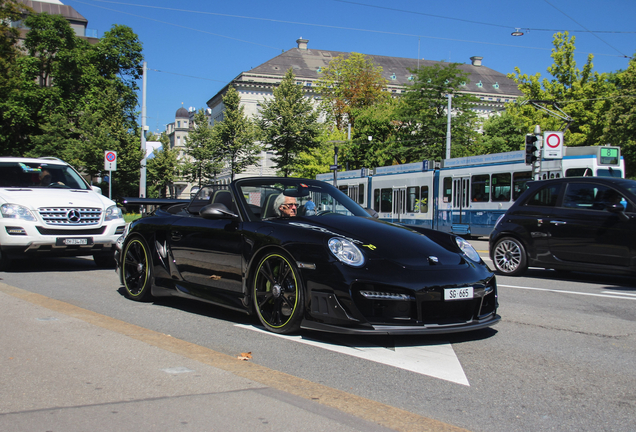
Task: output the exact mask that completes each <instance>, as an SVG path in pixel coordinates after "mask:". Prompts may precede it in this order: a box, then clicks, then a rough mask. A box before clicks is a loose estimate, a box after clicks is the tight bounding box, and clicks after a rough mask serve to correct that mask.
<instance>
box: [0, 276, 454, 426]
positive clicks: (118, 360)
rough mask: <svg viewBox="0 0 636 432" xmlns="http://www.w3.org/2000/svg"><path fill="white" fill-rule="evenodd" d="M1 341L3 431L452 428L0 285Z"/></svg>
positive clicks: (0, 387) (0, 370)
mask: <svg viewBox="0 0 636 432" xmlns="http://www.w3.org/2000/svg"><path fill="white" fill-rule="evenodd" d="M0 347H1V350H0V374H1V375H0V377H1V378H0V390H1V391H0V430H2V431H9V432H14V431H16V432H19V431H29V432H31V431H52V432H75V431H87V432H88V431H90V432H94V431H136V432H142V431H153V432H160V431H166V432H167V431H170V432H172V431H177V430H184V431H241V432H245V431H371V432H372V431H388V430H407V429H408V430H455V428H453V427H452V426H450V425H444V424H443V423H439V422H436V421H434V420H430V419H425V418H423V417H419V416H415V415H413V414H411V413H406V412H404V413H405V414H406V416H404V415H402V417H413V418H411V419H406V421H408V422H409V423H410V425H411V426H414V428H411V427H408V428H407V427H405V425H404V424H402V425H399V422H398V425H397V426H398V427H397V428H396V429H387V428H385V427H382V426H379V425H378V423H383V424H391V425H392V423H391V421H390V418H391V411H392V410H396V409H395V408H391V407H387V408H388V409H387V410H386V415H385V416H384V419H385V420H386V421H378V420H376V422H371V421H367V420H364V419H363V418H370V416H369V417H367V416H365V415H360V414H359V413H358V412H355V411H352V410H351V409H347V406H352V403H353V402H352V401H354V400H355V399H356V398H357V397H355V396H353V395H348V394H346V393H342V394H340V395H337V396H336V399H338V398H340V399H341V402H342V406H343V408H344V409H342V410H341V409H336V408H335V407H334V403H333V402H331V403H326V404H325V403H324V402H323V403H319V402H316V401H314V400H312V399H315V400H321V397H322V396H321V394H319V393H320V392H323V393H324V394H325V395H326V397H325V399H326V398H327V397H331V399H333V395H331V396H330V395H328V394H327V393H329V392H328V391H325V389H321V388H320V387H319V385H316V384H313V383H309V382H306V383H307V387H308V388H309V387H312V386H313V387H314V388H312V389H310V390H311V391H314V392H316V394H317V396H316V397H315V398H308V397H299V396H298V395H295V394H292V393H293V392H292V393H290V392H289V391H288V390H285V385H289V386H290V387H289V388H290V389H291V388H295V387H298V384H297V383H296V384H293V383H288V384H285V378H284V377H283V378H281V376H280V375H284V374H281V373H279V372H276V371H271V370H267V369H266V368H263V367H260V366H258V365H255V364H253V363H252V364H249V362H243V361H240V360H238V359H236V358H232V357H230V356H225V355H223V354H220V353H216V352H214V351H211V350H208V349H207V348H204V347H199V346H196V345H193V344H189V343H187V342H184V341H179V340H177V339H174V338H170V337H169V336H168V335H161V334H158V333H155V332H152V331H150V330H147V329H143V328H141V327H137V326H133V325H131V324H127V323H123V322H121V321H118V320H114V319H112V318H109V317H105V316H102V315H99V314H95V313H93V312H90V311H86V310H84V309H81V308H77V307H75V306H72V305H68V304H66V303H62V302H58V301H56V300H52V299H48V298H46V297H43V296H40V295H38V294H32V293H29V292H27V291H23V290H20V289H18V288H14V287H11V286H9V285H5V284H2V283H0ZM183 347H188V349H189V351H188V350H184V348H183ZM180 350H181V351H182V352H184V353H187V355H183V354H180V353H179V352H180ZM237 354H239V353H237ZM212 364H219V365H220V366H221V367H215V366H213V365H212ZM234 369H235V370H234ZM245 371H249V372H245ZM241 375H242V376H241ZM276 375H279V376H278V377H276ZM246 376H254V377H257V379H258V381H256V380H253V379H249V378H246ZM259 377H270V378H263V379H261V378H259ZM267 379H270V380H272V381H271V382H272V383H275V382H281V383H282V384H281V385H280V386H277V385H268V384H263V383H264V382H265V383H267ZM274 380H278V381H274ZM288 380H290V381H291V380H294V381H303V380H299V379H298V378H295V377H291V379H288ZM336 392H337V391H336ZM343 395H345V396H343ZM358 399H362V398H358ZM369 402H370V404H369V407H368V409H370V410H375V412H376V414H377V411H378V406H379V405H381V404H378V403H371V402H372V401H369ZM356 403H358V404H359V401H357V402H356ZM329 405H331V406H329ZM373 405H376V406H373ZM338 408H340V407H339V406H338ZM347 412H354V414H358V415H352V414H349V413H347ZM393 414H398V416H399V414H400V412H399V410H397V412H396V413H393ZM380 415H381V416H382V414H380ZM419 419H421V420H422V421H420V420H419ZM414 423H415V424H414ZM431 425H434V426H439V428H438V427H435V428H434V429H431V427H430V426H431ZM391 427H393V426H391Z"/></svg>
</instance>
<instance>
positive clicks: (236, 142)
mask: <svg viewBox="0 0 636 432" xmlns="http://www.w3.org/2000/svg"><path fill="white" fill-rule="evenodd" d="M240 103H241V98H240V96H239V94H238V92H237V91H236V89H235V88H234V87H230V88H229V89H228V91H227V93H226V94H225V95H224V96H223V105H225V111H224V113H223V120H221V121H220V122H217V123H215V124H214V127H213V128H212V141H213V142H214V144H215V146H216V148H217V149H218V151H219V153H218V154H219V156H221V157H222V160H223V161H224V163H225V165H226V167H227V168H228V169H229V171H230V179H231V180H234V176H235V175H236V174H239V173H242V172H243V171H245V169H246V168H247V167H248V166H250V165H254V164H255V163H256V162H257V161H258V159H259V157H260V156H259V153H260V151H261V147H260V145H258V144H256V143H255V141H256V136H257V130H256V127H255V125H254V124H253V123H252V122H251V121H250V120H249V119H248V118H247V117H246V116H245V113H244V109H243V107H242V106H241V104H240Z"/></svg>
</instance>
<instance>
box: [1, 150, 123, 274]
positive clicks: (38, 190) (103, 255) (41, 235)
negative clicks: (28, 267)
mask: <svg viewBox="0 0 636 432" xmlns="http://www.w3.org/2000/svg"><path fill="white" fill-rule="evenodd" d="M125 226H126V223H125V222H124V219H123V216H122V212H121V210H120V209H119V208H118V207H117V205H116V204H115V203H114V202H113V201H111V200H110V199H108V198H106V197H105V196H103V195H102V194H101V190H100V189H99V188H97V187H95V188H93V187H91V186H90V185H89V184H88V183H87V182H86V180H84V179H83V178H82V176H80V175H79V174H78V173H77V171H75V170H74V169H73V168H72V167H71V166H70V165H68V164H67V163H66V162H63V161H61V160H59V159H56V158H19V157H0V269H1V270H7V269H9V268H10V263H11V260H12V259H14V258H29V257H38V256H80V255H92V256H93V259H94V261H95V264H96V265H97V266H98V267H104V268H107V267H114V265H115V261H114V251H115V242H116V241H117V238H119V236H121V235H122V234H123V232H124V229H125Z"/></svg>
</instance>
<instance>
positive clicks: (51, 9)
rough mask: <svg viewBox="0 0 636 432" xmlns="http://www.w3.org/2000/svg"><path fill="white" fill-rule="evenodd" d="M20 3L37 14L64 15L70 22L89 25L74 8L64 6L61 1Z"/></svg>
mask: <svg viewBox="0 0 636 432" xmlns="http://www.w3.org/2000/svg"><path fill="white" fill-rule="evenodd" d="M19 1H20V3H23V4H25V5H26V6H29V7H30V8H32V9H33V10H34V11H35V12H36V13H42V12H46V13H48V14H49V15H62V16H63V17H64V18H66V19H67V20H69V21H75V22H83V23H88V20H87V19H86V18H84V17H83V16H82V15H80V13H79V12H77V11H76V10H75V9H73V7H71V6H67V5H64V4H62V2H60V1H55V0H48V1H47V0H43V1H32V0H19Z"/></svg>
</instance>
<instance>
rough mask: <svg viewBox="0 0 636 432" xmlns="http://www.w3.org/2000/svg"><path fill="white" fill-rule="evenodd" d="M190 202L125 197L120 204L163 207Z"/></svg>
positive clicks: (184, 200) (172, 199)
mask: <svg viewBox="0 0 636 432" xmlns="http://www.w3.org/2000/svg"><path fill="white" fill-rule="evenodd" d="M190 201H192V200H189V199H177V198H135V197H126V198H124V200H123V201H122V203H123V204H124V205H125V206H127V205H142V206H148V205H154V206H164V205H172V204H184V203H189V202H190Z"/></svg>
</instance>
